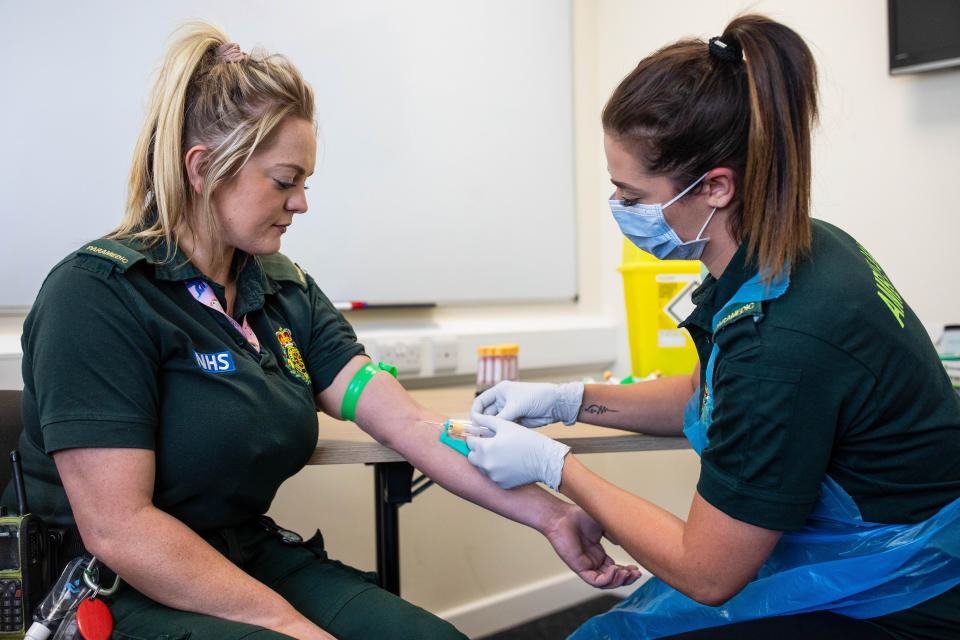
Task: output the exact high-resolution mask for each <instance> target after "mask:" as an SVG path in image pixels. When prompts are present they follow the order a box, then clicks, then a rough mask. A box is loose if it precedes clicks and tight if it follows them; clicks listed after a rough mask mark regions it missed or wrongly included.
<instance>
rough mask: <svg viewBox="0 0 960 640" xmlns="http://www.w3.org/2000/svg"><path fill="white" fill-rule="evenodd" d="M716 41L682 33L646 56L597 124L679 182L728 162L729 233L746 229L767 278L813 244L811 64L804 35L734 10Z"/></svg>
mask: <svg viewBox="0 0 960 640" xmlns="http://www.w3.org/2000/svg"><path fill="white" fill-rule="evenodd" d="M719 40H720V41H721V42H722V43H723V45H726V46H725V47H724V50H723V51H717V52H716V53H713V54H711V53H710V45H708V44H707V43H706V42H703V41H702V40H684V41H680V42H677V43H675V44H672V45H669V46H667V47H664V48H663V49H661V50H660V51H658V52H656V53H654V54H653V55H651V56H649V57H647V58H645V59H644V60H642V61H641V62H640V64H639V65H637V68H636V69H634V70H633V71H632V72H631V73H630V74H629V75H628V76H627V77H626V78H624V80H623V81H622V82H621V83H620V85H619V86H618V87H617V88H616V90H615V91H614V92H613V95H612V96H611V97H610V100H609V101H608V102H607V105H606V107H605V108H604V111H603V127H604V130H605V131H606V132H607V133H609V134H610V135H612V136H614V137H616V138H617V139H619V140H620V141H621V142H624V143H626V144H627V145H628V148H632V149H634V150H636V151H637V152H638V153H639V154H640V155H641V157H642V158H643V159H644V160H645V165H646V169H647V170H648V171H650V172H653V173H659V174H665V175H667V176H669V177H670V178H671V179H672V180H673V181H674V184H675V186H676V187H677V188H678V189H679V188H682V186H685V185H687V184H689V183H691V182H693V181H694V180H696V179H697V178H698V177H699V176H701V175H703V174H704V173H706V172H707V171H709V170H710V169H713V168H715V167H728V168H731V169H733V170H734V173H735V174H736V181H737V184H736V187H737V190H736V191H737V193H738V194H739V196H738V201H739V204H740V207H739V208H738V210H736V212H735V213H734V215H732V216H731V218H730V220H729V224H730V232H731V234H732V235H733V237H734V238H735V239H736V240H737V242H741V241H743V239H744V238H745V237H746V238H749V245H748V247H747V256H748V259H749V258H752V257H754V256H756V261H757V263H758V265H759V267H760V269H761V272H762V273H763V277H764V279H765V280H767V281H769V280H771V279H773V278H775V277H777V276H778V275H779V274H780V272H781V271H782V270H783V268H784V267H785V266H787V262H788V261H789V262H790V263H791V264H792V263H793V262H795V261H796V260H797V259H798V257H799V256H801V255H803V254H804V253H805V252H806V251H807V250H808V249H809V247H810V146H811V145H810V129H811V125H812V123H813V122H814V121H815V120H816V117H817V77H816V67H815V65H814V62H813V56H812V54H811V53H810V50H809V49H808V48H807V46H806V44H805V43H804V42H803V40H802V39H801V38H800V36H798V35H797V34H796V33H795V32H794V31H793V30H791V29H789V28H788V27H785V26H784V25H782V24H779V23H777V22H774V21H773V20H770V19H769V18H766V17H763V16H759V15H746V16H741V17H739V18H737V19H735V20H734V21H733V22H731V23H730V24H729V25H728V26H727V28H726V29H725V30H724V32H723V34H722V35H721V36H720V38H719ZM713 46H714V47H716V46H717V45H713ZM721 46H722V45H721ZM739 51H742V54H743V59H742V60H740V59H739V56H738V55H733V54H734V53H738V52H739ZM788 268H789V267H788Z"/></svg>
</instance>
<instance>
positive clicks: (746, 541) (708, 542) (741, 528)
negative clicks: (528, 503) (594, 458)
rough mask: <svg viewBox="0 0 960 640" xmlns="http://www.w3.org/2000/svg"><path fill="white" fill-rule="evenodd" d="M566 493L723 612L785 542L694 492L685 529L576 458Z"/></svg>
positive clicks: (665, 576) (671, 579) (679, 584)
mask: <svg viewBox="0 0 960 640" xmlns="http://www.w3.org/2000/svg"><path fill="white" fill-rule="evenodd" d="M560 492H561V493H563V494H564V495H565V496H567V497H568V498H570V499H571V500H573V501H574V502H575V503H576V504H578V505H580V506H581V507H583V509H584V510H585V511H586V512H587V513H588V514H590V515H591V516H593V517H594V518H595V519H596V520H597V522H599V523H600V525H601V526H602V527H603V528H604V530H605V531H607V532H608V534H609V535H610V536H612V537H613V538H615V539H616V540H617V542H618V543H619V544H620V545H621V546H622V547H623V548H624V549H625V550H626V551H627V552H628V553H629V554H630V555H631V556H632V557H633V558H634V559H636V560H637V562H639V563H640V564H641V565H643V567H645V568H646V569H648V570H650V572H652V573H653V574H654V575H655V576H657V577H658V578H660V579H661V580H663V581H664V582H666V583H667V584H669V585H670V586H672V587H673V588H675V589H676V590H677V591H680V592H681V593H683V594H684V595H686V596H688V597H690V598H692V599H693V600H696V601H697V602H700V603H702V604H706V605H709V606H719V605H721V604H723V603H724V602H726V601H727V600H729V599H730V598H732V597H733V596H734V595H736V594H737V593H739V592H740V590H741V589H743V588H744V587H745V586H746V585H747V583H748V582H750V580H752V579H753V577H754V576H755V575H756V573H757V571H758V570H759V569H760V567H761V565H763V563H764V561H766V559H767V556H769V555H770V552H771V551H772V550H773V547H774V546H775V545H776V544H777V541H778V540H779V539H780V535H781V532H780V531H773V530H771V529H764V528H761V527H757V526H754V525H752V524H748V523H746V522H741V521H739V520H736V519H734V518H731V517H730V516H728V515H727V514H725V513H724V512H723V511H720V510H719V509H717V508H716V507H714V506H713V505H711V504H710V503H709V502H707V501H706V500H704V499H703V498H702V497H701V496H700V494H699V493H694V496H693V504H692V505H691V507H690V514H689V516H688V517H687V521H686V522H684V521H683V520H681V519H680V518H678V517H676V516H675V515H673V514H672V513H670V512H669V511H667V510H665V509H662V508H660V507H658V506H657V505H655V504H653V503H651V502H648V501H647V500H644V499H643V498H640V497H639V496H635V495H633V494H632V493H630V492H628V491H625V490H623V489H621V488H620V487H617V486H616V485H614V484H611V483H610V482H607V481H606V480H604V479H603V478H601V477H600V476H598V475H597V474H595V473H593V472H592V471H590V470H589V469H588V468H587V467H585V466H584V465H583V464H582V463H581V462H580V461H579V460H577V459H576V458H575V457H574V456H573V454H568V455H567V456H566V459H565V460H564V464H563V474H562V478H561V481H560ZM638 523H643V526H637V525H638Z"/></svg>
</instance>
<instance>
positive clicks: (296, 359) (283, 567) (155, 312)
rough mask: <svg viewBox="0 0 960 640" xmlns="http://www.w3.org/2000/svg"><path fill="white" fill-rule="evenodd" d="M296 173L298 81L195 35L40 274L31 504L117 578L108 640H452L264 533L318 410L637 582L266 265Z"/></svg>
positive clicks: (32, 338) (319, 558) (348, 573)
mask: <svg viewBox="0 0 960 640" xmlns="http://www.w3.org/2000/svg"><path fill="white" fill-rule="evenodd" d="M315 161H316V133H315V124H314V103H313V91H312V89H311V88H310V86H309V85H308V84H307V83H306V82H305V81H304V80H303V78H302V77H301V75H300V73H299V72H298V71H297V69H296V68H295V67H294V66H293V65H292V64H291V63H290V62H289V61H288V60H287V59H285V58H283V57H282V56H275V55H267V54H264V53H259V52H254V53H252V54H246V53H244V52H243V51H242V50H241V49H240V47H239V46H238V45H236V44H234V43H231V42H230V41H229V39H228V38H227V36H226V35H225V34H224V33H223V32H221V31H220V30H219V29H217V28H215V27H213V26H212V25H209V24H206V23H196V24H193V25H190V26H189V27H188V28H187V29H186V30H185V31H184V33H183V34H182V37H180V38H179V39H177V40H176V41H175V42H174V43H173V44H172V46H171V47H170V49H169V51H168V53H167V55H166V57H165V59H164V63H163V68H162V69H161V71H160V73H159V75H158V78H157V82H156V85H155V87H154V91H153V95H152V101H151V107H150V110H149V114H148V116H147V119H146V122H145V124H144V128H143V130H142V132H141V135H140V139H139V143H138V144H137V147H136V150H135V153H134V162H133V167H132V169H131V173H130V187H129V197H128V205H127V211H126V215H125V217H124V219H123V221H122V222H121V224H120V226H119V227H118V228H117V229H116V230H115V231H114V232H113V233H111V234H110V235H109V236H108V237H106V238H99V239H97V240H93V241H91V242H89V243H87V244H85V245H84V246H83V247H81V248H79V250H78V251H76V252H74V253H73V254H71V255H69V256H67V257H66V258H64V260H63V261H61V262H60V264H58V265H57V266H56V267H54V269H53V271H52V272H51V273H50V275H49V276H48V277H47V279H46V281H45V282H44V284H43V287H42V289H41V291H40V293H39V295H38V297H37V300H36V303H35V304H34V306H33V308H32V310H31V312H30V314H29V316H28V317H27V319H26V323H25V325H24V331H23V354H24V355H23V375H24V395H23V409H24V425H25V429H24V432H23V435H22V437H21V439H20V444H19V449H20V452H21V454H22V456H23V470H24V474H25V476H26V485H27V493H28V495H29V496H30V501H31V505H32V507H33V512H34V513H36V514H38V515H40V516H41V517H42V518H43V519H44V520H45V521H46V522H47V523H49V524H50V525H54V526H58V527H64V528H65V529H66V531H67V533H66V535H67V539H68V542H70V543H71V544H72V545H73V546H76V545H79V544H81V543H82V545H83V546H84V547H85V548H86V550H87V551H89V552H91V553H93V554H95V555H96V556H97V557H98V559H99V560H100V561H101V562H102V563H103V564H104V565H106V566H107V567H109V568H110V569H112V570H113V571H115V572H116V573H117V574H118V575H119V576H120V577H121V578H122V579H123V584H124V586H123V587H122V588H121V589H120V591H118V592H117V593H116V594H115V595H113V596H112V597H111V598H110V599H109V603H110V607H111V609H112V612H113V617H114V619H115V621H116V630H115V633H114V636H113V637H121V638H161V637H163V638H186V637H187V636H190V637H193V638H203V639H205V640H229V639H233V638H254V637H255V638H264V639H266V638H290V637H295V638H300V639H311V640H313V639H317V640H320V639H326V640H330V638H334V637H336V638H340V639H341V640H345V639H347V638H358V639H359V638H363V639H365V640H366V639H373V638H376V639H381V638H382V639H387V638H394V639H400V638H404V639H409V640H413V639H415V638H416V639H419V638H430V639H447V638H450V639H452V638H464V636H463V635H462V634H461V633H459V632H458V631H457V630H456V629H455V628H454V627H453V626H452V625H450V624H449V623H447V622H445V621H443V620H441V619H439V618H437V617H435V616H433V615H431V614H430V613H428V612H426V611H424V610H422V609H420V608H418V607H415V606H413V605H412V604H409V603H407V602H404V601H403V600H401V599H400V598H398V597H396V596H395V595H393V594H391V593H388V592H387V591H385V590H383V589H381V588H379V587H378V586H377V584H376V576H374V575H371V574H367V573H363V572H360V571H358V570H356V569H352V568H350V567H347V566H344V565H342V564H341V563H339V562H336V561H334V560H331V559H329V558H328V556H327V552H326V550H325V549H324V545H323V539H322V537H321V536H320V535H319V532H318V534H317V535H316V536H314V537H313V538H311V539H309V540H306V541H300V542H298V541H297V540H296V538H295V537H293V536H290V535H289V533H288V532H285V531H283V530H280V529H279V527H278V526H276V525H275V524H273V523H272V521H270V520H269V519H266V518H264V517H263V514H264V513H265V512H266V511H267V509H268V508H269V506H270V502H271V501H272V499H273V497H274V495H275V494H276V492H277V489H278V487H279V486H280V484H281V483H282V482H283V481H284V480H285V479H286V478H288V477H290V476H291V475H293V474H295V473H296V472H297V471H299V470H300V469H301V468H302V467H303V466H304V465H305V464H306V463H307V461H308V459H309V458H310V456H311V454H312V453H313V452H314V450H315V448H316V444H317V411H318V410H322V411H325V412H326V413H328V414H330V415H332V416H334V417H336V418H344V419H350V420H354V421H355V422H356V423H357V424H358V425H359V426H360V427H361V428H362V429H364V430H365V431H366V432H367V433H369V434H370V435H372V436H373V437H374V438H376V439H377V440H378V441H380V442H382V443H384V444H385V445H387V446H389V447H392V448H393V449H395V450H397V451H398V452H400V453H401V454H402V455H403V456H405V457H406V458H407V459H408V460H409V461H410V462H411V463H412V464H414V465H416V466H417V467H418V468H419V469H421V470H423V471H424V473H427V474H428V475H430V476H431V477H432V478H433V479H434V480H436V481H437V482H438V483H439V484H441V485H443V486H445V487H446V488H447V489H449V490H450V491H452V492H454V493H456V494H458V495H460V496H462V497H464V498H466V499H468V500H471V501H473V502H476V503H478V504H481V505H483V506H485V507H487V508H489V509H491V510H494V511H496V512H497V513H500V514H502V515H504V516H506V517H509V518H512V519H514V520H516V521H518V522H522V523H524V524H527V525H530V526H532V527H535V528H536V529H537V530H539V531H541V532H542V533H543V534H544V535H545V536H546V537H547V538H548V539H549V540H550V542H551V544H552V545H553V546H554V548H555V549H556V550H557V552H558V553H559V554H560V555H561V556H562V557H563V558H564V559H565V560H566V561H567V562H568V564H569V565H570V566H571V567H572V568H574V569H575V570H576V571H578V572H579V573H580V575H581V576H582V577H583V579H584V580H586V581H587V582H589V583H591V584H593V585H595V586H601V587H604V586H606V587H616V586H619V585H620V584H624V583H628V582H632V581H633V580H635V579H636V577H637V570H636V567H632V568H628V567H618V566H617V565H615V564H613V562H612V560H610V558H608V557H607V555H606V554H605V553H604V551H603V549H602V547H601V546H600V535H601V534H602V531H601V529H600V528H599V526H597V524H596V522H595V521H594V520H592V519H591V518H590V517H589V516H587V515H586V514H585V513H584V512H583V511H582V510H581V509H580V508H579V507H575V506H573V505H570V504H569V503H566V502H564V501H562V500H559V499H558V498H556V497H555V496H552V495H550V494H549V493H548V492H546V491H543V490H540V489H539V488H537V487H528V488H527V489H523V490H520V491H514V492H507V491H504V490H502V489H501V488H499V487H497V486H496V485H495V484H494V483H493V482H491V481H490V480H489V479H488V478H486V477H485V476H484V475H483V474H481V473H480V472H479V471H477V470H476V469H474V468H473V467H471V466H470V465H469V464H468V463H467V461H466V460H465V459H464V458H463V456H461V455H459V454H458V453H456V452H454V451H453V450H452V449H450V448H448V447H446V446H444V445H443V444H442V443H440V442H439V441H438V439H437V430H436V427H434V426H432V425H430V424H427V421H441V422H442V421H444V420H445V419H446V417H445V416H441V415H439V414H437V413H436V412H432V411H430V410H428V409H426V408H424V407H420V406H419V405H417V404H416V403H415V402H414V401H413V400H412V399H411V398H410V396H409V395H407V393H406V392H405V391H404V389H403V388H402V387H401V386H400V384H399V383H398V382H397V381H396V380H395V379H394V378H393V377H391V376H390V375H389V373H387V372H386V371H380V370H378V368H377V367H374V366H373V365H372V364H371V363H370V361H369V359H368V358H367V356H366V355H365V354H364V350H363V346H362V345H360V344H359V343H358V342H357V339H356V335H355V334H354V332H353V330H352V328H351V327H350V325H349V324H348V323H347V321H346V320H345V319H344V318H343V316H342V315H341V314H340V313H339V312H338V311H336V310H335V309H334V307H333V305H332V304H331V303H330V301H329V300H328V299H327V298H326V296H324V294H323V293H322V291H321V290H320V288H319V286H318V285H317V283H316V282H315V281H314V280H313V279H312V278H311V277H310V276H309V275H308V274H305V273H303V272H302V271H301V270H300V269H299V267H297V266H296V265H295V264H294V263H293V262H291V261H290V260H289V259H288V258H286V257H284V256H283V255H281V254H279V253H277V252H278V251H279V249H280V245H281V238H282V237H283V235H284V233H286V232H288V230H289V229H288V228H289V227H290V225H291V224H292V223H294V222H295V221H296V219H297V218H298V216H299V215H300V214H303V213H305V212H306V211H307V197H306V189H307V186H306V181H307V178H308V177H309V176H310V175H311V173H312V172H313V170H314V165H315ZM321 215H322V214H321ZM292 232H294V233H295V232H296V231H295V229H294V230H292ZM318 489H319V490H321V491H336V490H337V488H336V487H319V488H318ZM11 502H12V495H11V492H10V491H8V493H7V496H6V504H8V505H9V504H10V503H11ZM332 517H336V516H335V514H334V515H333V516H332ZM291 542H293V543H294V544H290V543H291Z"/></svg>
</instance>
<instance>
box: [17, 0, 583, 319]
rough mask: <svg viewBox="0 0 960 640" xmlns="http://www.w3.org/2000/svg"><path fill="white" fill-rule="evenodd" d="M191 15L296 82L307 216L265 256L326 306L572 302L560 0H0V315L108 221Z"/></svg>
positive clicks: (568, 97)
mask: <svg viewBox="0 0 960 640" xmlns="http://www.w3.org/2000/svg"><path fill="white" fill-rule="evenodd" d="M191 19H207V20H211V21H213V22H215V23H217V24H219V25H220V26H221V27H223V28H224V29H225V30H226V32H227V33H228V34H229V35H230V37H231V38H233V39H234V41H236V42H238V43H239V44H240V46H241V47H242V48H243V50H244V51H249V50H250V49H251V48H253V47H254V46H257V45H259V46H262V47H264V48H266V49H268V50H270V51H273V52H279V53H283V54H285V55H286V56H288V57H289V58H290V59H291V60H292V61H293V62H294V64H296V65H297V66H298V67H299V69H300V70H301V72H302V73H303V75H304V77H305V78H306V79H307V80H308V82H310V83H311V85H312V86H313V88H314V91H315V93H316V99H317V120H318V123H319V125H320V144H319V145H318V149H319V152H318V159H317V160H318V161H317V170H316V173H315V174H314V176H313V177H312V178H310V180H309V181H308V185H309V187H310V191H308V193H307V195H308V201H309V207H310V210H309V211H308V212H307V213H306V214H304V215H302V216H297V217H296V218H295V220H294V224H293V227H291V229H290V230H289V231H288V233H287V234H286V235H285V236H284V244H283V248H282V249H281V251H282V252H283V253H285V254H286V255H288V256H290V257H291V258H293V259H294V260H295V261H296V262H298V263H299V264H300V265H301V267H303V268H304V269H305V270H306V271H307V272H309V273H310V274H312V275H313V276H314V278H316V280H317V282H318V283H319V284H320V286H321V288H322V289H323V290H324V291H325V292H326V293H327V294H328V296H329V297H330V298H331V299H334V300H362V301H366V302H371V303H441V304H442V303H458V302H482V301H531V300H557V299H568V298H573V297H574V296H575V295H576V293H577V289H576V264H575V256H576V231H575V215H574V186H573V178H574V162H573V108H572V104H573V96H572V91H573V80H572V75H573V72H572V33H571V32H572V24H571V20H572V17H571V3H570V0H562V1H559V0H462V1H461V0H405V1H400V0H395V1H394V0H354V1H351V2H342V1H339V0H319V1H318V0H309V1H308V0H302V1H299V0H298V1H293V0H286V1H283V0H281V1H274V2H258V1H255V0H206V1H195V2H188V1H186V0H170V1H164V2H151V3H147V2H130V1H126V0H107V1H102V2H92V1H88V2H83V1H78V2H69V3H64V2H52V1H49V0H48V1H31V2H12V1H7V0H0V56H2V59H3V60H4V61H5V62H4V65H3V66H4V79H3V91H2V95H3V99H2V101H0V140H2V141H3V151H2V155H0V215H2V219H3V231H2V239H0V273H2V274H3V282H2V284H0V306H22V305H29V304H30V303H32V301H33V298H34V297H35V296H36V293H37V291H38V289H39V287H40V284H41V282H42V280H43V278H44V276H45V275H46V273H47V272H48V271H49V270H50V268H51V267H52V266H53V265H54V264H56V262H58V261H59V260H60V259H61V258H62V257H64V256H65V255H66V254H68V253H69V252H70V251H72V250H75V249H77V248H79V247H80V246H81V245H82V244H83V243H84V242H86V241H88V240H90V239H93V238H96V237H99V236H101V235H103V234H104V233H106V232H108V231H110V230H111V229H112V228H113V227H114V226H116V224H117V223H118V222H119V220H120V217H121V216H122V213H123V206H124V202H125V189H126V181H127V176H128V172H129V167H130V160H131V154H132V151H133V146H134V143H135V140H136V137H137V134H138V132H139V129H140V127H141V123H142V119H143V116H144V112H145V108H146V103H147V95H148V92H149V89H150V86H151V84H152V80H153V73H154V71H155V70H156V69H157V68H158V67H159V64H160V60H161V57H162V54H163V51H164V50H165V48H166V45H167V43H168V42H169V36H170V34H171V33H172V31H173V30H174V29H175V28H176V27H177V26H178V25H179V24H181V23H183V22H185V21H187V20H191Z"/></svg>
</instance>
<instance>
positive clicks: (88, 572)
mask: <svg viewBox="0 0 960 640" xmlns="http://www.w3.org/2000/svg"><path fill="white" fill-rule="evenodd" d="M99 564H100V561H99V560H97V556H93V557H92V558H90V564H88V565H87V568H86V569H84V570H83V582H84V583H85V584H86V585H87V586H88V587H90V588H91V589H93V595H92V596H90V599H91V600H95V599H96V597H97V596H98V595H103V596H108V597H109V596H112V595H113V594H115V593H116V592H117V589H119V588H120V576H116V579H114V581H113V586H111V587H110V588H109V589H103V588H101V587H100V585H99V584H97V583H95V582H94V581H93V570H94V569H96V568H97V565H99Z"/></svg>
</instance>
